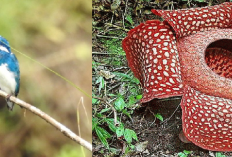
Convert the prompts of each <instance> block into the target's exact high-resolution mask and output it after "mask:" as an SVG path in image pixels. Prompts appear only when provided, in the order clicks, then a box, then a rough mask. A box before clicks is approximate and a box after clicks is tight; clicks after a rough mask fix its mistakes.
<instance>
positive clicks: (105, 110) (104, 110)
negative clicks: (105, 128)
mask: <svg viewBox="0 0 232 157" xmlns="http://www.w3.org/2000/svg"><path fill="white" fill-rule="evenodd" d="M109 110H111V108H104V109H102V110H101V112H100V113H104V112H107V111H109Z"/></svg>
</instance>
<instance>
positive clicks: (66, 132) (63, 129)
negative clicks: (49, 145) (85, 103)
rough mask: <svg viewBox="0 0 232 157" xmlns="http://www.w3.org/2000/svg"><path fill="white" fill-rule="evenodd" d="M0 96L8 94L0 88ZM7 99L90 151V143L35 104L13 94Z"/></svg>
mask: <svg viewBox="0 0 232 157" xmlns="http://www.w3.org/2000/svg"><path fill="white" fill-rule="evenodd" d="M0 96H2V97H5V98H6V97H7V96H8V94H7V93H6V92H3V91H2V90H0ZM9 100H10V101H12V102H14V103H15V104H17V105H19V106H21V107H23V108H25V109H27V110H29V111H31V112H32V113H34V114H36V115H37V116H39V117H41V118H42V119H44V120H45V121H46V122H48V123H49V124H51V125H52V126H54V127H55V128H56V129H58V130H60V132H62V133H63V134H64V135H65V136H67V137H68V138H70V139H72V140H73V141H75V142H76V143H79V144H80V145H82V146H84V147H85V148H87V149H88V150H90V151H92V144H90V143H89V142H87V141H85V140H84V139H82V138H81V137H79V136H77V135H76V134H75V133H74V132H72V131H71V130H70V129H68V128H67V127H66V126H64V125H63V124H61V123H60V122H58V121H57V120H55V119H54V118H52V117H50V116H49V115H48V114H46V113H44V112H43V111H41V110H40V109H38V108H36V107H35V106H32V105H30V104H28V103H26V102H24V101H22V100H20V99H18V98H16V97H14V96H11V97H10V98H9Z"/></svg>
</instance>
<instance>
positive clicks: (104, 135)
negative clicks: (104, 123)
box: [95, 126, 111, 148]
mask: <svg viewBox="0 0 232 157" xmlns="http://www.w3.org/2000/svg"><path fill="white" fill-rule="evenodd" d="M95 131H96V133H97V136H98V138H99V139H100V141H101V142H102V144H103V145H104V146H106V147H107V148H109V144H108V142H107V140H106V139H107V138H110V137H111V135H110V134H109V133H108V132H107V131H106V130H105V129H103V128H101V127H99V126H96V128H95Z"/></svg>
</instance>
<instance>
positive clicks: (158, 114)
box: [154, 113, 164, 121]
mask: <svg viewBox="0 0 232 157" xmlns="http://www.w3.org/2000/svg"><path fill="white" fill-rule="evenodd" d="M154 116H155V117H156V118H158V119H159V120H161V121H164V118H163V116H162V115H161V114H160V113H156V114H155V115H154Z"/></svg>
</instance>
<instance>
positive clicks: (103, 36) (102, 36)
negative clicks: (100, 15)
mask: <svg viewBox="0 0 232 157" xmlns="http://www.w3.org/2000/svg"><path fill="white" fill-rule="evenodd" d="M96 36H97V37H101V38H112V39H120V40H122V39H124V38H120V37H113V36H105V35H96Z"/></svg>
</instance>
